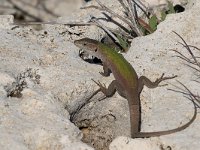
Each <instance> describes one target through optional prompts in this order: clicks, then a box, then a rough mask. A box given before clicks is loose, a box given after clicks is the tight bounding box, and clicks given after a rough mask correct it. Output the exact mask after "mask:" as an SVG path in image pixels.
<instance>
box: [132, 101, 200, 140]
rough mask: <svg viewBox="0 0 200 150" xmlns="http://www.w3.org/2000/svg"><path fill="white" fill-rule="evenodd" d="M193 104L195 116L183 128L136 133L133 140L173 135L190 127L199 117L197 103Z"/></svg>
mask: <svg viewBox="0 0 200 150" xmlns="http://www.w3.org/2000/svg"><path fill="white" fill-rule="evenodd" d="M192 102H193V104H194V114H193V117H192V119H191V120H190V121H188V122H187V123H186V124H184V125H182V126H181V127H178V128H175V129H171V130H166V131H157V132H138V133H134V134H133V135H132V138H145V137H146V138H148V137H157V136H161V135H168V134H172V133H175V132H179V131H182V130H184V129H185V128H187V127H189V126H190V125H191V124H192V123H193V122H194V120H195V119H196V116H197V107H196V106H195V102H194V101H192Z"/></svg>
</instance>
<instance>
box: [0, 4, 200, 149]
mask: <svg viewBox="0 0 200 150" xmlns="http://www.w3.org/2000/svg"><path fill="white" fill-rule="evenodd" d="M199 8H200V2H199V1H198V0H191V1H190V2H189V3H188V5H187V6H186V11H185V12H183V13H180V14H172V15H168V16H167V18H166V20H165V21H164V22H162V23H161V24H160V25H159V26H158V30H157V31H156V32H155V33H153V34H151V35H148V36H146V37H139V38H136V39H134V40H133V42H132V46H131V48H130V50H129V51H128V53H127V54H125V55H124V56H125V57H126V59H127V60H128V61H129V62H130V63H131V64H132V65H133V67H134V68H135V70H136V71H137V73H138V75H139V76H140V75H146V76H147V77H149V78H150V79H152V80H155V79H156V78H158V77H159V76H160V75H161V74H162V73H163V72H164V73H166V75H173V74H176V75H178V78H177V80H180V81H181V82H183V83H184V84H185V85H187V86H188V87H189V88H190V89H191V90H193V91H198V90H199V86H198V84H195V82H192V81H191V80H192V79H194V73H193V71H192V69H191V68H188V67H187V66H185V65H184V64H183V61H181V60H180V59H178V58H176V57H172V56H174V55H175V53H174V52H172V51H170V49H177V50H180V51H181V52H182V53H185V54H186V53H187V52H186V50H185V49H184V48H183V47H182V46H181V45H180V44H178V42H180V41H181V40H180V38H178V37H177V36H176V35H175V34H174V33H172V31H176V32H177V33H179V34H180V35H181V36H183V38H184V39H185V40H186V41H187V42H188V43H189V44H191V45H195V46H197V47H200V43H199V41H200V37H199V35H200V17H199V13H200V12H199V10H200V9H199ZM89 11H91V10H85V11H84V12H83V14H81V13H77V14H74V15H72V16H70V17H68V18H60V19H59V20H65V19H66V20H70V18H73V17H75V16H76V17H79V18H81V17H83V16H84V15H85V16H86V17H87V15H86V14H88V12H89ZM96 12H97V11H93V13H96ZM88 16H89V15H88ZM11 22H12V17H11V16H2V17H1V18H0V31H1V35H0V41H1V42H0V60H1V63H0V133H1V134H0V141H1V142H0V147H1V149H10V150H11V149H16V150H17V149H19V150H23V149H24V150H26V149H50V150H51V149H52V150H53V149H58V150H59V149H69V150H77V149H88V150H90V149H91V150H92V149H93V148H91V147H90V146H88V145H86V144H84V143H83V142H81V138H82V136H83V140H84V141H85V142H87V143H90V145H92V146H94V147H97V148H98V149H108V147H109V144H110V142H112V140H114V138H116V137H117V136H129V134H130V131H129V128H130V125H129V112H128V105H127V101H126V100H125V99H123V98H121V97H120V96H119V95H118V94H115V95H114V97H112V98H107V99H105V100H102V101H98V99H100V98H101V97H102V96H103V94H101V93H100V94H98V95H96V96H95V97H94V99H93V100H94V101H93V102H92V103H90V104H89V105H88V106H87V107H86V108H85V109H84V110H83V111H82V112H81V113H80V115H79V118H78V119H79V120H77V122H76V123H77V125H79V126H80V127H81V129H82V131H83V134H82V133H81V132H80V130H78V128H77V127H76V126H75V125H74V124H72V123H71V122H70V121H69V113H70V112H72V111H73V110H75V109H76V108H77V107H78V105H79V104H81V103H83V101H84V100H86V98H87V97H89V96H90V95H91V94H92V93H93V91H94V90H95V89H97V86H96V85H95V84H94V83H93V82H92V81H91V78H93V79H95V80H100V82H103V83H106V84H107V85H108V84H109V83H110V82H111V80H112V79H113V77H112V76H111V77H109V78H105V77H102V76H101V75H100V74H99V73H98V72H99V71H101V70H102V67H101V66H100V65H95V64H89V63H87V62H84V61H82V60H81V59H80V58H79V57H78V48H76V47H75V46H74V44H73V40H75V39H78V38H81V37H84V36H87V35H88V36H90V37H91V38H92V36H93V37H94V38H96V39H98V37H101V36H102V31H101V30H99V29H98V30H97V28H96V27H94V26H92V27H66V26H63V25H46V26H40V27H38V26H36V27H35V26H33V27H20V26H19V27H18V26H11V25H9V23H11ZM27 68H30V69H27ZM167 83H169V85H168V86H164V87H159V88H156V89H148V88H145V89H144V91H143V92H142V95H141V100H142V130H143V131H158V130H167V129H171V128H175V127H177V126H180V125H181V124H183V123H185V122H187V121H188V120H189V119H190V118H191V116H192V113H193V106H192V104H191V103H190V102H189V101H188V100H187V99H186V98H184V97H183V96H182V95H181V94H179V93H175V92H170V91H168V90H167V88H174V87H173V86H172V85H170V84H174V85H178V83H177V82H176V81H175V80H170V81H168V82H167ZM19 85H20V86H24V87H23V90H22V92H21V94H22V95H20V94H16V96H18V97H7V95H8V94H10V95H12V93H11V92H10V91H12V89H17V88H18V86H19ZM10 87H11V88H10ZM199 121H200V118H199V116H198V117H197V119H196V121H195V122H194V123H193V124H192V125H191V126H190V127H189V128H187V129H186V130H184V131H182V132H178V133H176V134H172V135H167V136H162V137H157V138H148V139H130V138H128V137H118V138H117V139H115V140H114V141H113V142H112V143H111V145H110V150H129V149H130V150H133V149H141V148H143V149H144V150H146V149H148V150H156V149H170V148H171V149H173V150H196V149H199V138H200V135H199V134H198V131H199V130H200V126H199V125H198V124H199Z"/></svg>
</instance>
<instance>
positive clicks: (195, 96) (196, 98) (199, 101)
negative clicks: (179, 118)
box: [178, 81, 200, 104]
mask: <svg viewBox="0 0 200 150" xmlns="http://www.w3.org/2000/svg"><path fill="white" fill-rule="evenodd" d="M178 82H179V84H181V85H182V86H183V87H184V88H185V89H186V90H187V92H188V93H189V95H190V96H191V97H192V99H194V100H196V101H197V102H198V103H199V104H200V99H198V98H199V96H197V95H195V94H193V93H192V92H191V91H190V90H189V89H188V88H187V87H186V86H185V85H184V84H183V83H181V82H180V81H178Z"/></svg>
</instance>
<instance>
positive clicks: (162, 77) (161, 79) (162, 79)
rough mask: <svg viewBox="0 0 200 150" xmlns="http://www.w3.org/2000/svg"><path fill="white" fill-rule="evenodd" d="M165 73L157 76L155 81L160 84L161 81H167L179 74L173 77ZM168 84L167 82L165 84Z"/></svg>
mask: <svg viewBox="0 0 200 150" xmlns="http://www.w3.org/2000/svg"><path fill="white" fill-rule="evenodd" d="M164 75H165V74H164V73H163V74H162V75H161V77H160V78H157V79H156V81H155V82H154V83H155V84H157V85H158V84H159V83H160V82H162V81H165V80H168V79H173V78H176V77H177V75H174V76H171V77H164ZM165 85H166V84H165Z"/></svg>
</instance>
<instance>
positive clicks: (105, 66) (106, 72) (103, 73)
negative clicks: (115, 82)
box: [99, 63, 111, 77]
mask: <svg viewBox="0 0 200 150" xmlns="http://www.w3.org/2000/svg"><path fill="white" fill-rule="evenodd" d="M99 73H100V74H101V75H102V76H104V77H108V76H110V73H111V70H110V69H109V68H108V66H107V65H106V64H104V63H103V72H99Z"/></svg>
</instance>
